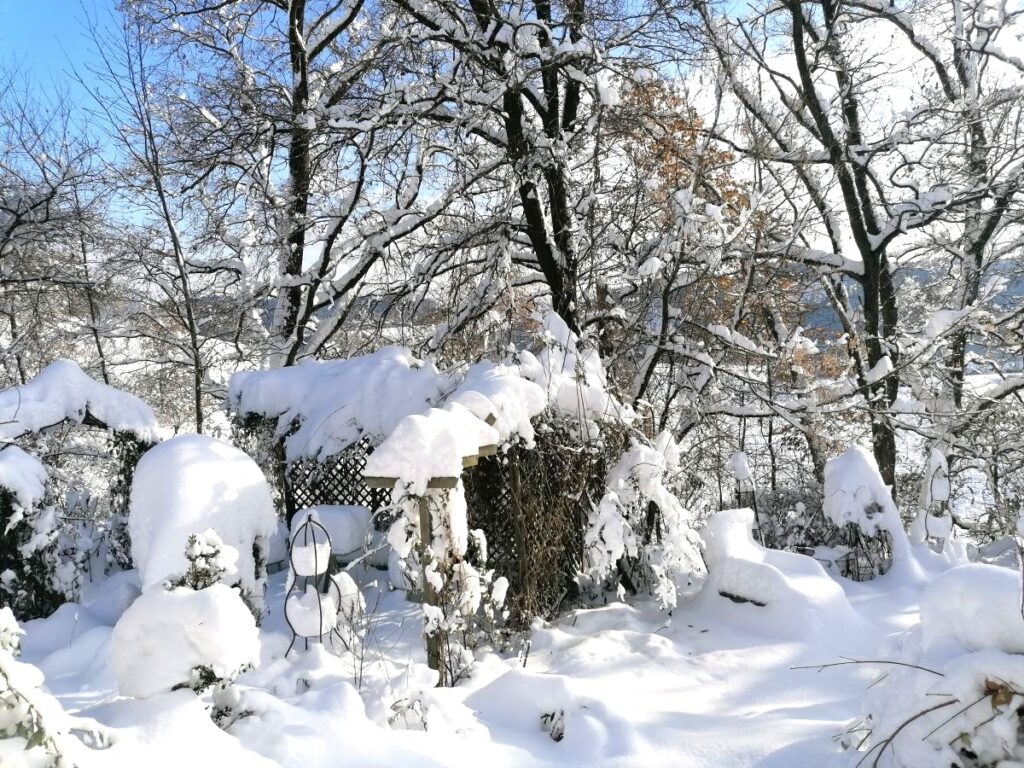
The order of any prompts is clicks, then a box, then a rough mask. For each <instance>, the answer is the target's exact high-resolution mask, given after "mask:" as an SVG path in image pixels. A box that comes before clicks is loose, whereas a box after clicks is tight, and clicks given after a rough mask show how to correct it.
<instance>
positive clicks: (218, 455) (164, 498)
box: [128, 435, 277, 614]
mask: <svg viewBox="0 0 1024 768" xmlns="http://www.w3.org/2000/svg"><path fill="white" fill-rule="evenodd" d="M276 525H277V516H276V514H275V512H274V506H273V503H272V502H271V497H270V490H269V488H268V486H267V483H266V480H265V479H264V477H263V473H262V472H261V471H260V468H259V467H258V466H257V465H256V463H255V462H254V461H253V460H252V459H250V458H249V457H248V456H246V455H245V454H244V453H242V452H241V451H239V450H237V449H236V448H232V447H231V446H229V445H227V444H225V443H222V442H220V441H218V440H214V439H213V438H210V437H205V436H203V435H181V436H179V437H175V438H173V439H171V440H168V441H166V442H164V443H161V444H160V445H157V446H155V447H154V448H151V449H150V450H149V451H147V452H146V453H145V454H144V455H143V457H142V459H141V460H140V461H139V464H138V467H137V469H136V472H135V478H134V481H133V483H132V492H131V509H130V514H129V520H128V531H129V534H130V535H131V543H132V558H133V560H134V561H135V564H136V566H137V567H138V569H139V574H140V576H141V580H142V589H143V591H144V592H145V591H148V590H150V589H152V588H154V587H160V586H161V585H162V584H163V583H164V582H165V581H167V580H168V579H174V578H177V577H179V576H181V575H182V574H183V573H185V571H186V569H187V567H188V562H187V557H186V554H185V552H186V544H187V543H188V541H189V538H190V537H191V536H193V535H195V534H198V533H201V532H203V531H207V530H209V529H211V528H212V529H213V530H214V531H215V532H216V535H217V536H218V537H219V538H220V540H221V542H220V546H221V548H222V550H223V551H225V552H227V551H229V549H228V548H230V550H233V551H234V552H236V553H237V562H236V569H237V572H235V571H225V572H224V573H223V574H222V576H221V579H222V580H223V581H224V583H227V584H237V585H238V586H239V587H240V589H241V593H242V596H243V598H244V599H245V600H246V602H247V603H249V604H250V605H251V606H254V608H255V612H256V613H257V614H259V613H260V611H261V609H262V600H263V580H264V578H265V553H264V550H265V547H266V542H267V541H268V540H269V539H270V537H271V535H273V533H274V529H275V527H276Z"/></svg>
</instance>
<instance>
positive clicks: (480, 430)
mask: <svg viewBox="0 0 1024 768" xmlns="http://www.w3.org/2000/svg"><path fill="white" fill-rule="evenodd" d="M497 442H498V431H497V430H496V429H494V427H492V426H490V425H489V424H487V422H485V421H482V420H480V419H478V418H476V417H475V416H473V414H472V413H470V412H469V411H468V410H467V409H465V408H463V407H462V406H460V405H454V404H453V405H451V406H450V407H448V408H443V409H442V408H431V409H430V410H429V411H427V412H426V413H425V414H414V415H412V416H407V417H406V418H404V419H403V420H402V421H401V422H400V423H399V424H398V426H397V427H395V431H394V432H392V433H391V435H390V436H389V437H388V438H387V439H386V440H385V441H384V442H383V443H381V444H380V446H378V447H377V449H376V450H375V451H374V452H373V453H371V454H370V455H369V456H368V457H367V459H366V467H365V468H364V469H363V475H364V477H365V478H366V483H367V485H369V486H370V487H376V488H393V487H394V486H395V484H396V483H397V482H402V483H404V484H405V485H406V486H407V488H408V490H409V492H410V493H412V494H413V495H415V496H422V495H423V494H424V493H426V491H427V490H428V489H440V488H454V487H455V486H456V484H457V483H458V479H459V476H460V475H461V474H462V470H463V468H465V467H472V466H474V465H475V464H476V463H477V461H478V459H479V457H480V456H481V455H488V454H490V453H493V452H494V449H495V447H496V444H497Z"/></svg>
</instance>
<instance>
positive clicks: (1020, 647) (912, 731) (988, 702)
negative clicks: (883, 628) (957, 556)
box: [847, 564, 1024, 768]
mask: <svg viewBox="0 0 1024 768" xmlns="http://www.w3.org/2000/svg"><path fill="white" fill-rule="evenodd" d="M893 661H894V662H896V663H894V664H889V665H885V666H884V667H883V668H881V669H880V670H879V672H880V675H879V680H878V681H876V683H875V684H873V685H872V687H871V688H870V689H869V690H868V693H867V695H866V697H865V701H864V713H865V716H864V718H863V719H862V720H860V721H858V722H856V723H853V724H852V725H851V727H850V735H849V738H848V740H847V741H848V744H849V746H851V747H859V748H860V749H861V750H863V751H864V752H865V753H866V760H865V762H866V764H868V765H879V766H884V767H885V768H949V766H956V767H958V768H995V767H996V766H1000V767H1008V766H1016V765H1019V764H1021V762H1024V718H1022V715H1024V618H1022V616H1021V608H1020V574H1019V573H1018V572H1016V571H1014V570H1011V569H1008V568H1001V567H998V566H991V565H977V564H976V565H964V566H960V567H957V568H952V569H950V570H948V571H946V572H945V573H943V574H942V575H940V576H939V577H938V578H936V579H935V580H934V581H933V582H932V583H931V584H929V586H928V587H927V588H926V589H925V591H924V593H923V594H922V596H921V613H920V623H919V624H918V625H917V626H916V627H914V628H913V629H911V630H910V631H908V632H906V633H904V634H902V635H901V636H899V637H898V639H897V641H896V648H895V653H894V654H893Z"/></svg>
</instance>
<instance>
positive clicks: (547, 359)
mask: <svg viewBox="0 0 1024 768" xmlns="http://www.w3.org/2000/svg"><path fill="white" fill-rule="evenodd" d="M537 319H538V320H539V321H540V322H541V323H542V324H543V326H544V329H545V339H546V341H547V344H546V346H545V347H544V349H542V350H541V351H540V352H539V353H538V354H536V355H534V354H533V353H532V352H529V351H526V352H522V353H520V356H519V360H520V370H521V371H522V373H523V376H525V377H526V378H527V379H529V380H531V381H533V382H536V383H537V384H539V385H540V386H541V387H542V388H543V390H544V392H545V394H546V395H547V399H548V402H549V404H550V405H551V406H552V407H553V408H555V409H556V410H558V411H560V412H562V413H564V414H566V415H573V416H576V417H578V418H579V420H580V423H581V424H582V425H584V426H585V427H586V429H587V432H588V433H589V434H597V432H598V431H599V428H598V424H599V422H601V421H605V420H608V419H615V420H618V421H624V422H629V421H632V419H633V411H632V409H631V408H630V407H629V406H628V405H626V404H624V403H620V402H619V401H618V400H617V399H616V398H615V397H614V396H613V395H612V394H611V393H610V392H609V391H608V382H607V379H606V377H605V372H604V366H603V365H602V364H601V358H600V356H599V355H598V353H597V350H595V349H580V348H579V346H578V344H577V340H576V336H575V334H573V333H572V332H571V331H570V330H569V327H568V326H567V325H566V324H565V321H564V320H562V318H561V317H559V316H558V315H557V314H556V313H554V312H546V313H544V314H543V315H540V316H538V317H537Z"/></svg>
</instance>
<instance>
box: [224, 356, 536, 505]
mask: <svg viewBox="0 0 1024 768" xmlns="http://www.w3.org/2000/svg"><path fill="white" fill-rule="evenodd" d="M229 402H230V407H231V409H232V410H233V411H234V413H235V414H237V415H239V416H241V417H247V416H253V415H256V416H260V417H263V418H265V419H268V420H270V421H272V422H273V423H274V424H275V434H276V436H277V437H278V438H280V440H281V441H282V445H283V448H284V459H285V461H286V462H288V463H291V462H295V461H300V460H316V461H320V462H323V461H325V460H327V459H329V458H330V457H332V456H334V455H336V454H339V453H341V452H342V451H344V450H346V449H349V448H351V447H352V446H354V445H356V444H357V443H358V442H359V441H361V440H364V439H365V440H367V441H368V442H369V444H370V445H371V446H373V449H374V450H373V452H372V454H370V456H369V457H368V459H367V466H366V469H365V472H364V476H365V478H366V483H367V485H369V486H370V487H376V488H393V487H394V485H395V482H396V481H397V480H398V479H399V478H401V479H403V480H405V481H407V482H409V483H412V484H414V485H416V486H422V487H423V489H424V490H425V488H426V485H424V483H427V482H429V483H432V485H431V487H432V488H453V487H455V484H456V482H457V479H458V477H459V475H460V474H461V471H462V469H463V468H465V467H471V466H473V465H475V464H476V463H477V461H478V460H479V458H480V457H481V456H490V455H493V454H494V453H496V452H497V450H498V445H499V444H501V443H505V442H508V441H509V440H511V439H513V438H514V437H517V436H518V437H522V438H523V439H525V440H527V441H529V440H531V439H532V437H533V428H532V425H531V423H530V421H531V419H532V418H534V417H535V416H536V415H537V414H539V413H540V412H541V411H542V410H543V409H544V408H545V407H546V406H547V404H548V399H547V397H546V396H545V393H544V390H543V389H542V388H541V386H539V385H538V384H536V383H535V382H533V381H530V380H529V379H527V378H526V377H524V376H523V374H522V372H521V371H520V370H519V368H518V366H509V365H501V364H496V363H490V362H482V363H477V364H476V365H473V366H470V367H469V368H467V369H464V370H452V371H441V370H439V369H438V368H437V366H435V365H434V364H433V363H431V362H427V361H421V360H418V359H417V358H415V357H414V356H413V355H412V353H411V352H410V351H409V350H407V349H404V348H402V347H385V348H383V349H380V350H378V351H376V352H373V353H371V354H369V355H364V356H362V357H354V358H349V359H345V360H326V361H309V362H306V363H303V364H301V365H297V366H293V367H289V368H280V369H275V370H269V371H248V372H242V373H237V374H235V375H234V376H232V378H231V385H230V395H229Z"/></svg>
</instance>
